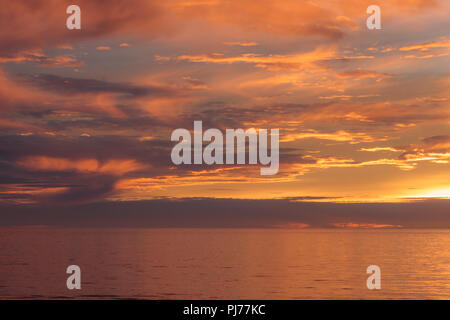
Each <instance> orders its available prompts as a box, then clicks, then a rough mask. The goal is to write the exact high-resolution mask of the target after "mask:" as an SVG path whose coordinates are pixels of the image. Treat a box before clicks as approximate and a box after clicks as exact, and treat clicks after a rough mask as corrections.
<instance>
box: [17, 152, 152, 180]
mask: <svg viewBox="0 0 450 320" xmlns="http://www.w3.org/2000/svg"><path fill="white" fill-rule="evenodd" d="M18 165H19V166H22V167H25V168H27V169H29V170H36V171H78V172H81V173H106V174H112V175H123V174H125V173H128V172H132V171H138V170H142V169H145V168H147V167H148V165H143V164H141V163H138V162H136V161H135V160H133V159H111V160H106V161H99V160H97V159H78V160H71V159H67V158H54V157H47V156H30V157H26V158H24V159H21V160H19V162H18Z"/></svg>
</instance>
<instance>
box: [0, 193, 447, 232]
mask: <svg viewBox="0 0 450 320" xmlns="http://www.w3.org/2000/svg"><path fill="white" fill-rule="evenodd" d="M80 191H81V190H80ZM89 191H90V190H87V192H89ZM449 201H450V200H422V201H410V202H406V203H364V204H362V203H333V202H311V201H306V202H302V201H291V200H290V199H273V200H264V199H261V200H248V199H211V198H192V199H155V200H149V201H130V202H93V203H88V204H80V205H71V206H68V205H65V204H56V205H49V204H42V205H34V206H26V207H21V206H11V205H0V209H1V211H2V219H1V220H0V225H2V226H10V225H50V226H71V227H122V228H123V227H177V228H279V227H285V226H288V227H292V226H296V225H298V226H301V227H305V226H306V225H308V226H310V227H312V228H336V227H337V226H340V227H342V226H347V227H352V226H355V227H363V228H370V227H381V226H383V227H399V226H402V227H403V228H435V229H442V228H450V218H449V215H448V208H449ZM211 208H214V210H212V211H211ZM61 212H64V214H61ZM124 212H126V214H124ZM336 225H337V226H336Z"/></svg>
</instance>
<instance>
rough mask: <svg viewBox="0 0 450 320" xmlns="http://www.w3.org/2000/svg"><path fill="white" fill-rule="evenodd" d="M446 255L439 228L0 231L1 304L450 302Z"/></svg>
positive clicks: (446, 238) (446, 240) (447, 241)
mask: <svg viewBox="0 0 450 320" xmlns="http://www.w3.org/2000/svg"><path fill="white" fill-rule="evenodd" d="M449 248H450V231H448V230H340V229H339V230H335V229H333V230H320V229H319V230H312V229H311V230H308V229H302V230H290V229H120V228H116V229H86V228H83V229H69V228H54V227H25V228H0V297H1V298H6V299H10V298H20V299H48V298H77V299H86V298H113V299H116V298H117V299H129V298H131V299H136V298H137V299H450V249H449ZM71 264H76V265H79V266H80V267H81V270H82V289H81V290H68V289H67V288H66V278H67V276H68V275H67V274H66V273H65V271H66V268H67V266H68V265H71ZM372 264H375V265H378V266H380V267H381V286H382V289H381V290H368V289H367V287H366V279H367V277H368V275H367V274H366V268H367V266H369V265H372Z"/></svg>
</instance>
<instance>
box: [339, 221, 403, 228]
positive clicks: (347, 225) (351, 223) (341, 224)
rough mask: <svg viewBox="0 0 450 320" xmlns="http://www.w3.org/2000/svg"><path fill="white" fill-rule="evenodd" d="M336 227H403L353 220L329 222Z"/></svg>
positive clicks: (400, 226)
mask: <svg viewBox="0 0 450 320" xmlns="http://www.w3.org/2000/svg"><path fill="white" fill-rule="evenodd" d="M331 225H332V226H334V227H337V228H352V229H384V228H403V226H402V225H392V224H376V223H355V222H338V223H332V224H331Z"/></svg>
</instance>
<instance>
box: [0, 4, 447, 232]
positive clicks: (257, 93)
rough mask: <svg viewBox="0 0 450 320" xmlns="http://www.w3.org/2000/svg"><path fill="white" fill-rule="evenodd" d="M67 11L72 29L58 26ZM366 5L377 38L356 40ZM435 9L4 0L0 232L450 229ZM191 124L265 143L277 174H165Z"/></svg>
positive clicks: (176, 169) (255, 169)
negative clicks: (271, 143)
mask: <svg viewBox="0 0 450 320" xmlns="http://www.w3.org/2000/svg"><path fill="white" fill-rule="evenodd" d="M71 4H77V5H78V6H79V7H80V8H81V30H68V29H67V28H66V19H67V17H68V16H69V15H68V14H67V13H66V8H67V6H69V5H71ZM374 4H375V5H379V6H380V8H381V26H382V28H381V30H369V29H368V28H367V27H366V19H367V17H368V16H369V15H368V14H367V13H366V9H367V7H368V6H369V5H374ZM449 13H450V2H449V1H446V0H384V1H374V0H370V1H365V0H348V1H338V0H324V1H312V0H310V1H303V0H295V1H294V0H284V1H282V2H280V1H269V0H261V1H252V0H241V1H225V0H193V1H188V0H179V1H178V0H169V1H143V0H127V1H125V0H124V1H122V0H117V1H114V4H113V3H112V2H111V1H102V0H97V1H83V0H79V1H75V2H73V1H61V0H46V1H43V0H42V1H41V0H39V1H38V0H27V1H24V0H20V1H9V2H7V3H4V4H2V9H1V10H0V105H1V108H0V208H1V213H0V216H3V219H0V220H1V221H0V225H28V224H32V225H39V224H58V225H59V224H61V225H66V224H67V225H70V224H71V223H73V224H77V225H90V224H91V225H96V226H98V225H105V226H107V225H114V226H120V225H127V226H139V225H146V226H181V227H186V226H229V227H236V226H239V225H241V226H246V227H251V226H257V227H260V226H263V227H294V228H304V227H343V228H347V227H348V228H353V227H354V228H378V227H432V228H438V227H446V228H447V227H450V219H449V218H448V217H447V216H448V214H447V215H446V212H448V211H449V208H450V202H449V201H450V182H449V181H450V170H449V169H450V163H449V161H450V130H449V129H450V108H449V107H450V95H449V92H450V90H449V89H450V56H449V55H450V22H449V19H448V16H449ZM196 120H201V121H202V122H203V127H204V128H205V129H206V128H218V129H220V130H223V131H225V129H227V128H232V129H237V128H243V129H249V128H264V129H271V128H277V129H280V136H279V138H280V169H279V172H278V174H276V175H273V176H261V175H260V170H259V169H260V166H259V165H206V164H203V165H180V166H176V165H174V164H173V163H172V161H171V159H170V153H171V150H172V148H173V146H174V144H175V143H174V142H172V141H171V140H170V135H171V133H172V132H173V130H175V129H177V128H186V129H188V130H191V131H192V129H193V122H194V121H196ZM111 206H112V207H111ZM111 208H116V209H115V210H116V211H114V210H112V209H111ZM212 208H214V210H215V211H216V212H215V214H214V215H210V212H211V211H212ZM239 208H240V209H239ZM269 208H270V209H271V210H268V209H269ZM119 209H120V210H119ZM117 210H118V211H117ZM80 211H83V214H81V215H80V214H79V212H80ZM113 211H114V212H113ZM119 211H120V212H123V214H121V213H120V212H119ZM269 211H270V212H269ZM109 212H113V213H111V215H112V216H108V213H109ZM127 212H131V213H132V214H130V215H128V216H127V215H126V213H127ZM165 212H172V214H164V213H165ZM63 213H64V214H63ZM238 213H239V214H238ZM31 216H32V218H30V217H31ZM80 219H81V220H80ZM239 219H240V220H241V222H242V224H239Z"/></svg>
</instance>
